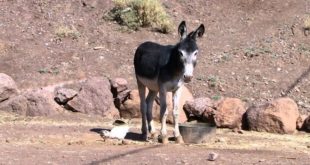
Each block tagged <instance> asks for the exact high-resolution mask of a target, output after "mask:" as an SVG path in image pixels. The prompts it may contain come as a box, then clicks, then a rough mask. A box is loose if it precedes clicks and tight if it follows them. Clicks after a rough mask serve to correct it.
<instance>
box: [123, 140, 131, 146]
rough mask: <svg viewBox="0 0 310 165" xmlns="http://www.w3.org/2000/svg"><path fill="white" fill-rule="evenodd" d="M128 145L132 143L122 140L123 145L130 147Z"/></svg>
mask: <svg viewBox="0 0 310 165" xmlns="http://www.w3.org/2000/svg"><path fill="white" fill-rule="evenodd" d="M128 144H130V142H129V141H128V140H126V139H123V140H122V145H128Z"/></svg>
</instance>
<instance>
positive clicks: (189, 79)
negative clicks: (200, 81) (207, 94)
mask: <svg viewBox="0 0 310 165" xmlns="http://www.w3.org/2000/svg"><path fill="white" fill-rule="evenodd" d="M192 78H193V76H186V75H184V77H183V80H184V82H185V83H189V82H190V81H191V80H192Z"/></svg>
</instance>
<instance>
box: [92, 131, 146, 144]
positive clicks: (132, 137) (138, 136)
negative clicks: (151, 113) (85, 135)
mask: <svg viewBox="0 0 310 165" xmlns="http://www.w3.org/2000/svg"><path fill="white" fill-rule="evenodd" d="M90 131H91V132H95V133H98V134H99V135H102V131H111V129H106V128H92V129H90ZM125 139H127V140H133V141H143V139H142V136H141V134H139V133H136V132H128V133H127V134H126V136H125Z"/></svg>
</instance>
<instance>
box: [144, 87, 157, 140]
mask: <svg viewBox="0 0 310 165" xmlns="http://www.w3.org/2000/svg"><path fill="white" fill-rule="evenodd" d="M156 95H157V92H155V91H152V90H149V93H148V95H147V98H146V105H147V112H146V118H147V123H148V130H149V132H150V133H151V138H156V137H154V136H155V133H156V129H155V126H154V122H153V114H152V108H153V103H154V100H155V98H156Z"/></svg>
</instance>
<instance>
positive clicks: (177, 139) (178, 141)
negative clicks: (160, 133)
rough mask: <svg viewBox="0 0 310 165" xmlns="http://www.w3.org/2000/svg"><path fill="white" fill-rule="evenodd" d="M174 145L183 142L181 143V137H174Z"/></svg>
mask: <svg viewBox="0 0 310 165" xmlns="http://www.w3.org/2000/svg"><path fill="white" fill-rule="evenodd" d="M175 143H177V144H183V143H184V141H183V138H182V136H178V137H175Z"/></svg>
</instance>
